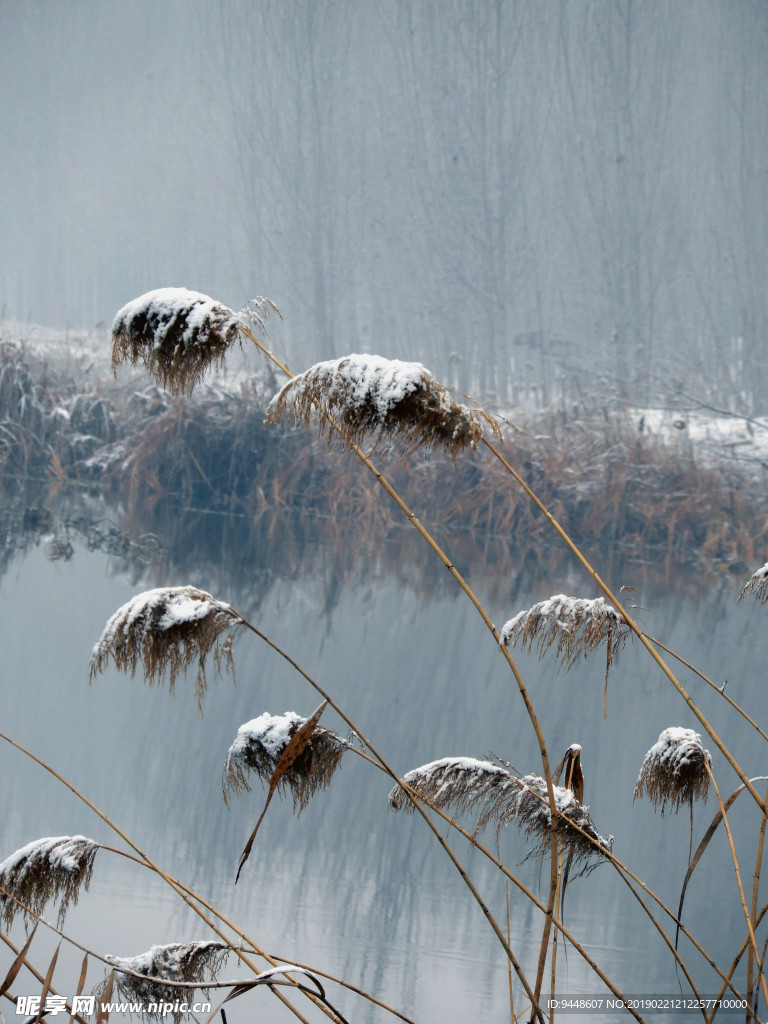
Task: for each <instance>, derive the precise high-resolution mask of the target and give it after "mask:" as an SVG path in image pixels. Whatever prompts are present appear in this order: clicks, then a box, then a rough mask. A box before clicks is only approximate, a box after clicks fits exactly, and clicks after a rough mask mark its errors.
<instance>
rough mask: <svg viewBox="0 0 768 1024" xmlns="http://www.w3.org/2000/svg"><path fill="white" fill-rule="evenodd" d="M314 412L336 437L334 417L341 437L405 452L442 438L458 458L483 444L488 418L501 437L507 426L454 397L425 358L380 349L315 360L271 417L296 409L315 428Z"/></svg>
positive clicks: (276, 401)
mask: <svg viewBox="0 0 768 1024" xmlns="http://www.w3.org/2000/svg"><path fill="white" fill-rule="evenodd" d="M313 411H316V412H317V413H318V415H319V417H320V432H321V434H322V433H323V432H325V431H327V432H328V440H329V443H330V441H331V439H332V437H333V436H334V433H335V432H334V431H333V429H332V428H331V426H330V421H331V420H333V422H335V423H337V424H338V426H339V427H341V429H342V430H343V432H344V440H342V444H345V443H346V444H363V443H365V442H366V441H368V440H372V441H373V443H374V446H375V447H389V446H390V445H391V444H392V443H393V442H394V441H397V442H398V443H399V444H400V446H401V448H402V452H403V454H404V455H408V454H410V453H411V452H414V451H416V450H418V449H420V448H423V449H426V450H429V449H431V448H433V447H434V446H436V445H437V446H439V447H442V448H444V449H445V450H446V451H447V452H448V453H449V454H450V456H451V458H452V459H454V460H455V459H456V456H457V455H458V454H459V452H461V451H462V450H463V449H464V448H467V447H469V448H472V449H475V448H477V445H478V444H479V442H480V439H481V438H482V436H483V424H485V426H487V427H488V428H489V429H490V430H491V431H492V433H493V434H494V435H495V436H499V433H500V431H499V426H498V423H497V422H496V420H494V419H493V417H491V416H489V415H488V414H487V413H485V412H482V411H481V410H473V409H470V408H468V407H467V406H466V405H459V404H457V403H456V402H454V401H453V399H452V398H451V395H450V392H449V391H448V389H447V388H446V387H445V386H444V385H442V384H440V383H438V381H436V380H435V378H434V377H433V376H432V375H431V374H430V372H429V371H428V370H427V369H425V367H423V366H422V365H421V363H406V362H401V361H400V360H399V359H383V358H382V357H381V356H375V355H356V354H353V355H349V356H344V357H343V358H341V359H333V360H328V361H327V362H322V363H316V364H315V365H314V366H311V367H310V368H309V369H308V370H306V371H305V372H304V373H302V374H300V375H299V376H297V377H294V378H293V379H292V380H290V381H289V382H288V383H287V384H286V385H285V386H284V387H283V388H282V390H281V391H279V392H278V394H277V395H275V397H274V398H273V399H272V401H271V402H270V404H269V406H268V407H267V416H266V421H265V422H266V423H279V422H280V420H281V419H282V417H283V416H284V415H285V414H286V413H290V414H291V415H293V417H294V420H295V422H297V423H303V424H304V426H305V427H309V423H310V420H311V417H312V413H313Z"/></svg>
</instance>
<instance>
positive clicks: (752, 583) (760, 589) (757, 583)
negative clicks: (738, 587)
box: [739, 562, 768, 604]
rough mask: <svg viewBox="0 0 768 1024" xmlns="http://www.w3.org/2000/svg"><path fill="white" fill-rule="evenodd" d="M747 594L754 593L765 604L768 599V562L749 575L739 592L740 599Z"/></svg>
mask: <svg viewBox="0 0 768 1024" xmlns="http://www.w3.org/2000/svg"><path fill="white" fill-rule="evenodd" d="M746 594H754V595H755V597H756V598H757V599H758V600H759V601H760V602H761V604H765V603H766V601H768V562H766V563H765V565H761V566H760V568H759V569H757V570H756V571H755V572H753V573H752V575H751V576H750V577H749V579H748V580H747V582H746V583H745V584H744V586H743V588H742V591H741V593H740V594H739V601H740V600H741V599H742V597H744V596H745V595H746Z"/></svg>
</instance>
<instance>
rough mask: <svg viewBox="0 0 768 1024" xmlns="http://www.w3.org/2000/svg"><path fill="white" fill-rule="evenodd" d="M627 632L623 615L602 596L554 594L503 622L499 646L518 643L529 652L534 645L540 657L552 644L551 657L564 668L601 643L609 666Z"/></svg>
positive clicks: (627, 628) (628, 630)
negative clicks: (552, 654) (552, 651)
mask: <svg viewBox="0 0 768 1024" xmlns="http://www.w3.org/2000/svg"><path fill="white" fill-rule="evenodd" d="M629 635H630V629H629V626H628V625H627V623H626V622H625V620H624V618H623V616H621V615H620V614H619V613H618V612H617V611H616V609H615V608H614V607H613V605H610V604H608V602H607V601H606V600H605V598H603V597H597V598H594V599H591V600H590V599H587V598H581V597H566V595H565V594H555V595H554V596H553V597H550V598H548V599H547V600H546V601H540V602H539V603H538V604H535V605H533V607H532V608H528V609H527V610H525V611H522V612H518V613H517V615H515V616H514V618H512V619H510V620H509V621H508V622H506V623H505V624H504V626H503V628H502V630H501V638H500V642H501V645H502V646H503V647H509V645H510V644H511V645H512V646H513V647H515V646H516V645H517V644H518V642H519V643H520V645H521V646H522V647H523V648H527V649H528V650H529V651H532V650H533V649H534V648H536V649H537V650H538V653H539V656H540V657H543V655H544V653H545V651H547V650H548V649H549V648H550V647H551V646H552V645H553V644H556V645H557V646H556V649H555V657H556V658H557V659H558V660H559V661H561V662H562V663H563V665H564V666H565V667H566V668H570V667H571V666H572V665H573V664H574V662H575V661H576V660H577V659H578V658H579V657H580V656H582V655H584V656H585V657H586V655H587V654H589V653H590V652H591V651H594V650H597V648H598V647H599V646H600V645H601V644H603V643H604V644H606V647H607V651H608V655H607V657H608V664H607V667H610V663H611V660H612V658H613V655H614V653H615V652H616V650H617V648H618V647H620V646H621V645H622V644H624V642H625V641H626V639H627V637H628V636H629Z"/></svg>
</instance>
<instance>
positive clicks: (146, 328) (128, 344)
mask: <svg viewBox="0 0 768 1024" xmlns="http://www.w3.org/2000/svg"><path fill="white" fill-rule="evenodd" d="M239 338H240V332H239V330H238V318H237V316H236V314H235V313H233V312H232V310H231V309H228V308H227V307H226V306H223V305H222V304H221V303H219V302H216V301H215V300H214V299H211V298H210V297H209V296H207V295H202V294H201V293H200V292H192V291H188V290H187V289H186V288H158V289H156V290H154V291H151V292H147V293H146V294H145V295H140V296H139V297H138V298H137V299H134V300H133V301H132V302H129V303H127V304H126V305H125V306H123V308H122V309H120V310H119V311H118V312H117V314H116V316H115V319H114V321H113V323H112V369H113V370H114V371H115V372H116V371H117V367H118V366H119V365H120V364H121V363H125V362H129V363H131V364H132V365H134V366H135V365H136V364H137V363H138V362H139V361H141V362H143V363H144V365H145V366H146V367H147V370H148V371H149V372H150V373H151V374H152V375H153V376H155V377H156V378H157V380H158V382H159V383H160V385H161V386H162V387H164V388H167V390H168V391H171V392H172V393H174V394H190V392H191V391H192V389H193V388H194V386H195V384H197V382H198V381H199V380H200V379H201V378H202V377H203V376H204V374H205V373H206V371H207V370H209V369H211V368H212V367H213V366H215V365H220V364H221V362H222V360H223V359H224V355H225V353H226V352H227V350H228V349H229V348H230V347H231V346H232V345H233V344H234V343H235V342H236V341H238V340H239Z"/></svg>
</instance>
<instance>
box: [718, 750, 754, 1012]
mask: <svg viewBox="0 0 768 1024" xmlns="http://www.w3.org/2000/svg"><path fill="white" fill-rule="evenodd" d="M707 770H708V772H709V777H710V781H711V782H712V787H713V789H714V791H715V793H716V795H717V800H718V803H719V804H720V813H721V814H722V816H723V825H724V826H725V831H726V834H727V836H728V846H729V848H730V851H731V859H732V860H733V870H734V871H735V873H736V884H737V886H738V889H739V900H740V901H741V908H742V910H743V912H744V920H745V921H746V924H747V932H748V934H749V944H750V947H751V948H752V952H753V955H754V958H755V965H756V967H757V971H758V978H759V981H760V986H761V988H762V990H763V999H764V1000H765V1004H766V1006H768V983H767V982H766V977H765V970H764V969H763V962H762V960H761V958H760V951H759V950H758V948H757V938H756V936H755V928H754V924H753V918H752V916H751V915H750V912H749V907H748V906H747V899H746V896H745V895H744V886H743V885H742V884H741V871H740V870H739V859H738V857H737V855H736V847H735V845H734V842H733V834H732V833H731V826H730V824H729V823H728V815H727V813H726V809H725V806H724V804H723V800H722V797H721V796H720V790H719V789H718V786H717V780H716V779H715V776H714V774H713V773H712V768H711V766H709V765H708V766H707Z"/></svg>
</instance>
